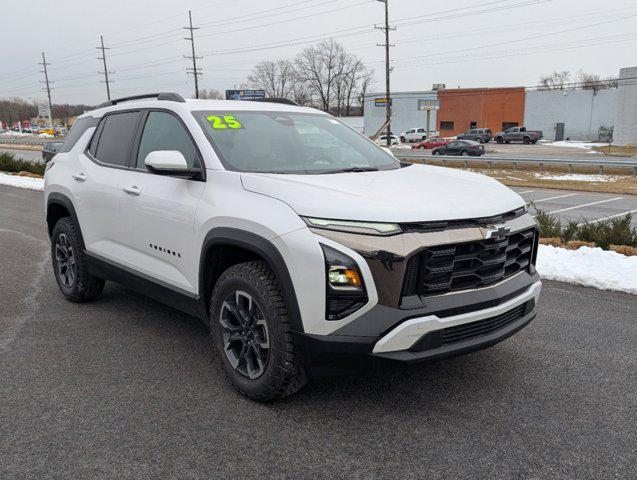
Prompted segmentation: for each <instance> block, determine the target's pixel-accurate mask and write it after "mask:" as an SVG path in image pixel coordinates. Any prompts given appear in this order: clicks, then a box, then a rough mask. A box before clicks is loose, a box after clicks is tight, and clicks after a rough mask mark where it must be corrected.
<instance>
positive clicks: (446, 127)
mask: <svg viewBox="0 0 637 480" xmlns="http://www.w3.org/2000/svg"><path fill="white" fill-rule="evenodd" d="M440 130H453V122H443V121H441V122H440Z"/></svg>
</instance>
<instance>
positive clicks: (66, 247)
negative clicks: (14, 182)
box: [51, 217, 104, 303]
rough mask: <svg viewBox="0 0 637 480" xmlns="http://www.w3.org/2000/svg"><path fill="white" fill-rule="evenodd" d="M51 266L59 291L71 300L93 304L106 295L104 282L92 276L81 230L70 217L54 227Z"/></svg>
mask: <svg viewBox="0 0 637 480" xmlns="http://www.w3.org/2000/svg"><path fill="white" fill-rule="evenodd" d="M51 263H52V266H53V274H54V275H55V280H56V281H57V284H58V287H59V288H60V291H61V292H62V294H63V295H64V296H65V297H66V299H67V300H69V301H71V302H78V303H81V302H90V301H91V300H95V299H96V298H97V297H99V296H100V294H101V293H102V290H103V289H104V280H102V279H101V278H97V277H94V276H92V275H91V274H90V273H88V261H87V258H86V254H85V253H84V249H83V248H82V242H81V240H80V234H79V232H78V228H77V227H76V226H75V224H74V223H73V220H71V219H70V218H69V217H64V218H61V219H60V220H58V222H57V223H56V224H55V227H53V234H52V235H51Z"/></svg>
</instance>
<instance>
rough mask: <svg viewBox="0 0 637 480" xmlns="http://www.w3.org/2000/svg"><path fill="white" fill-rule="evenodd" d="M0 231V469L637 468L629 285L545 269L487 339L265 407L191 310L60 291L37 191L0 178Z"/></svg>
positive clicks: (353, 474) (8, 472) (78, 474)
mask: <svg viewBox="0 0 637 480" xmlns="http://www.w3.org/2000/svg"><path fill="white" fill-rule="evenodd" d="M555 195H557V194H555ZM545 203H546V204H547V205H550V206H551V208H554V207H553V206H552V204H551V203H550V202H549V201H547V202H545ZM611 203H612V202H611ZM0 245H1V246H2V251H3V257H2V258H3V260H2V275H1V276H0V279H1V280H0V384H1V385H2V388H1V389H0V459H1V460H2V461H1V462H0V478H7V479H23V478H24V479H33V478H38V479H40V478H64V479H67V478H180V479H187V478H294V479H296V478H321V479H323V478H361V479H379V478H401V479H402V478H404V479H409V478H413V479H423V478H433V479H437V478H439V479H451V478H472V479H475V478H488V479H513V478H524V479H528V478H531V479H544V478H546V479H549V478H550V479H554V478H569V479H576V478H577V479H579V478H588V479H599V478H604V479H610V478H617V479H627V478H634V476H635V472H636V471H637V456H636V455H635V445H637V429H636V428H635V425H637V376H636V375H635V372H636V371H637V356H636V355H635V352H636V351H637V297H636V296H631V295H627V294H621V293H613V292H604V291H599V290H593V289H588V288H583V287H577V286H571V285H566V284H561V283H556V282H545V285H544V290H543V294H542V298H541V303H540V305H539V316H538V318H537V319H536V320H535V321H534V322H532V323H531V324H530V325H529V327H527V328H526V329H524V330H523V331H521V332H520V333H519V334H517V335H516V336H514V337H512V338H511V339H509V340H507V341H505V342H503V343H501V344H499V345H497V346H495V347H493V348H491V349H488V350H484V351H482V352H478V353H475V354H471V355H468V356H464V357H460V358H457V359H454V360H451V361H445V362H439V363H433V364H427V365H417V366H411V367H404V366H395V365H387V366H383V367H380V368H379V369H378V370H376V371H374V372H371V373H369V374H368V375H365V376H360V377H354V378H335V379H329V380H322V381H318V382H313V383H311V384H310V385H308V386H307V387H306V388H305V389H304V390H302V391H301V392H300V393H299V394H297V395H295V396H293V397H291V398H289V399H286V400H284V401H281V402H278V403H274V404H270V405H262V404H258V403H254V402H252V401H249V400H246V399H244V398H242V397H240V396H239V395H238V394H236V393H235V391H234V390H233V389H232V388H231V387H230V386H229V385H228V384H227V383H226V381H225V379H224V377H223V374H222V372H221V369H220V368H218V366H217V363H216V360H217V359H216V358H215V357H214V355H213V354H212V353H211V345H210V340H209V336H208V333H207V330H206V329H205V328H203V327H202V326H201V325H200V324H198V323H197V321H196V320H194V319H191V318H189V317H187V316H185V315H182V314H180V313H178V312H176V311H174V310H171V309H169V308H166V307H164V306H162V305H159V304H157V303H155V302H153V301H150V300H148V299H145V298H142V297H140V296H138V295H136V294H134V293H132V292H130V291H128V290H125V289H124V288H121V287H119V286H116V285H113V284H109V285H107V287H106V289H105V291H104V294H103V295H102V297H101V298H100V299H99V300H98V301H96V302H93V303H90V304H84V305H76V304H71V303H68V302H66V301H65V300H64V298H63V297H62V295H61V294H60V293H59V291H58V289H57V286H56V285H55V281H54V279H53V275H52V273H51V271H50V264H49V257H48V255H49V253H48V249H49V243H48V239H47V237H46V233H45V230H44V226H43V215H42V193H41V192H34V191H27V190H19V189H14V188H11V187H5V186H0Z"/></svg>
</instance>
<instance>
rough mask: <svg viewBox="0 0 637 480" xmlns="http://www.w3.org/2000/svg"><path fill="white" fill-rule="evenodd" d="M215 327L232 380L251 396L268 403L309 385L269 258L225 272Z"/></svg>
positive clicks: (213, 315)
mask: <svg viewBox="0 0 637 480" xmlns="http://www.w3.org/2000/svg"><path fill="white" fill-rule="evenodd" d="M210 329H211V331H212V334H213V340H214V343H215V346H216V349H217V351H218V353H219V357H220V360H221V363H222V367H223V370H224V372H225V374H226V376H227V377H228V380H230V383H231V384H232V385H233V386H234V388H236V389H237V390H238V391H239V392H241V393H242V394H244V395H246V396H247V397H250V398H252V399H255V400H259V401H263V402H267V401H270V400H273V399H275V398H282V397H285V396H288V395H291V394H292V393H294V392H296V391H297V390H299V389H300V388H302V387H303V385H305V383H306V381H307V379H306V376H305V373H304V372H303V369H302V367H301V365H300V362H299V358H298V354H297V352H296V349H295V346H294V342H293V339H292V328H291V325H290V320H289V318H288V315H287V309H286V306H285V303H284V302H283V298H282V296H281V290H280V287H279V284H278V282H277V280H276V276H275V275H274V272H272V270H271V269H270V267H269V266H268V265H267V264H266V263H265V262H263V261H256V262H247V263H241V264H239V265H235V266H233V267H230V268H229V269H228V270H226V271H225V272H224V273H223V274H222V275H221V277H220V278H219V280H218V282H217V284H216V285H215V288H214V291H213V293H212V298H211V301H210Z"/></svg>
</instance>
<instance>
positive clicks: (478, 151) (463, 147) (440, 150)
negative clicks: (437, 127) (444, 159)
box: [431, 140, 484, 157]
mask: <svg viewBox="0 0 637 480" xmlns="http://www.w3.org/2000/svg"><path fill="white" fill-rule="evenodd" d="M431 153H432V155H464V156H467V155H471V156H473V157H479V156H481V155H484V145H483V144H481V143H478V142H474V141H473V140H454V141H453V142H450V143H449V144H447V145H444V146H442V147H437V148H434V149H433V151H432V152H431Z"/></svg>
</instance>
